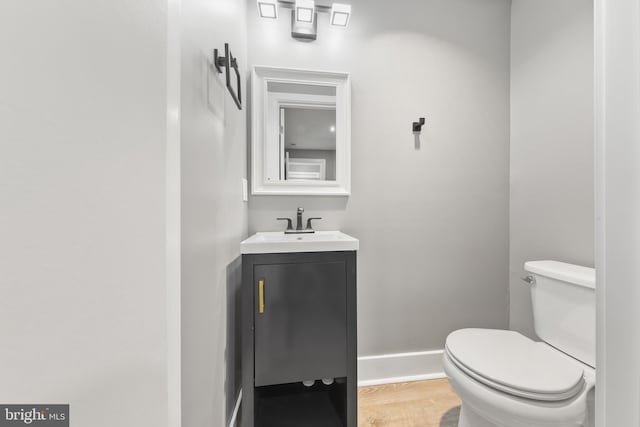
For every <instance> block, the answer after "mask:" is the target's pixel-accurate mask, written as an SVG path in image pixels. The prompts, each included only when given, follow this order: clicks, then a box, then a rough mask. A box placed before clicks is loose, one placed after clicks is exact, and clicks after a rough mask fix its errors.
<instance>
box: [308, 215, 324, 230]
mask: <svg viewBox="0 0 640 427" xmlns="http://www.w3.org/2000/svg"><path fill="white" fill-rule="evenodd" d="M314 219H322V218H320V217H316V218H307V228H306V230H313V228H311V221H312V220H314Z"/></svg>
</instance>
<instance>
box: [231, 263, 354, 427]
mask: <svg viewBox="0 0 640 427" xmlns="http://www.w3.org/2000/svg"><path fill="white" fill-rule="evenodd" d="M242 271H243V278H242V281H243V292H242V299H243V314H242V316H243V328H242V329H243V330H242V333H243V338H242V344H243V348H242V354H243V366H242V375H243V380H242V382H243V391H242V393H243V399H242V417H241V422H242V426H243V427H254V426H255V427H288V426H291V427H301V426H308V427H314V426H318V427H320V426H322V427H333V426H335V427H356V425H357V372H356V370H357V365H356V252H355V251H346V252H308V253H283V254H245V255H243V256H242ZM323 379H325V380H326V382H327V383H329V382H331V381H332V383H331V384H325V383H323V382H322V380H323ZM303 381H315V383H314V385H313V386H310V387H307V386H305V385H303V384H302V382H303Z"/></svg>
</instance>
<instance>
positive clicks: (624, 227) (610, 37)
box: [595, 0, 640, 427]
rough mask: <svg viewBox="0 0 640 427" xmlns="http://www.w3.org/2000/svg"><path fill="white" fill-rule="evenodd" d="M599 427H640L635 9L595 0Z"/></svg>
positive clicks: (639, 98) (639, 113)
mask: <svg viewBox="0 0 640 427" xmlns="http://www.w3.org/2000/svg"><path fill="white" fill-rule="evenodd" d="M595 5H596V8H595V10H596V156H597V162H596V195H597V201H596V208H597V209H596V215H597V227H596V238H597V245H596V247H597V254H596V267H597V283H598V286H597V292H598V293H597V302H598V313H597V314H598V342H597V346H598V354H597V362H596V363H597V365H598V369H597V384H598V386H597V388H596V392H597V396H596V403H597V405H598V407H597V408H596V415H597V417H598V419H597V423H598V424H597V425H598V427H605V426H606V427H616V426H625V427H626V426H638V425H640V412H639V411H638V408H639V407H640V333H639V331H638V325H639V324H640V318H639V317H640V311H639V310H638V306H639V305H640V264H639V263H638V260H639V259H640V145H639V144H638V141H639V140H640V122H639V121H638V117H640V80H638V76H639V75H640V19H639V18H640V4H639V2H638V1H627V2H620V1H616V0H596V1H595Z"/></svg>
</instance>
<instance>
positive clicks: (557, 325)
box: [524, 261, 596, 368]
mask: <svg viewBox="0 0 640 427" xmlns="http://www.w3.org/2000/svg"><path fill="white" fill-rule="evenodd" d="M524 269H525V270H526V271H527V272H528V273H530V274H531V276H533V278H534V279H535V281H534V282H533V283H532V285H531V300H532V303H533V319H534V324H535V331H536V334H538V337H540V339H541V340H542V341H544V342H546V343H547V344H550V345H552V346H553V347H555V348H557V349H558V350H560V351H562V352H564V353H567V354H568V355H570V356H572V357H574V358H576V359H578V360H580V361H581V362H583V363H586V364H587V365H590V366H592V367H594V368H595V366H596V360H595V359H596V292H595V290H596V286H595V282H596V278H595V276H596V271H595V269H593V268H588V267H582V266H579V265H573V264H566V263H563V262H558V261H529V262H527V263H525V265H524Z"/></svg>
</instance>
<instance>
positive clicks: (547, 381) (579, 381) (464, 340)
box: [445, 329, 585, 402]
mask: <svg viewBox="0 0 640 427" xmlns="http://www.w3.org/2000/svg"><path fill="white" fill-rule="evenodd" d="M445 352H446V354H447V356H448V357H449V358H450V360H451V362H452V363H453V364H454V365H456V366H457V367H458V368H459V369H460V370H461V371H463V372H464V373H465V374H467V375H469V376H470V377H471V378H473V379H475V380H476V381H478V382H480V383H482V384H484V385H486V386H489V387H491V388H494V389H496V390H499V391H501V392H504V393H507V394H509V395H512V396H517V397H521V398H525V399H530V400H537V401H547V402H555V401H562V400H566V399H570V398H572V397H574V396H576V395H577V394H578V393H580V391H581V390H583V388H584V384H585V380H584V371H583V369H582V368H581V367H580V366H579V365H578V364H576V363H572V362H570V361H569V360H567V358H566V357H563V356H561V355H560V354H558V350H554V349H552V348H551V347H549V346H547V345H545V344H544V343H539V342H535V341H532V340H530V339H529V338H527V337H525V336H523V335H521V334H519V333H517V332H514V331H506V330H495V329H461V330H458V331H455V332H453V333H451V334H450V335H449V336H448V337H447V342H446V346H445Z"/></svg>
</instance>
